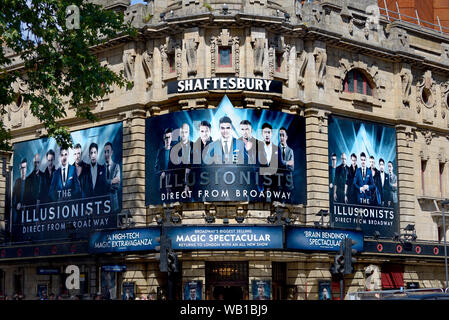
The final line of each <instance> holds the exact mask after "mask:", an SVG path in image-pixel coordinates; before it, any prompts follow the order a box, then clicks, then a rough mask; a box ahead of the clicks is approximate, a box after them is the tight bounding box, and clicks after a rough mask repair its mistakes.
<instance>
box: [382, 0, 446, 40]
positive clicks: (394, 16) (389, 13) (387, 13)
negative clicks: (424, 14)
mask: <svg viewBox="0 0 449 320" xmlns="http://www.w3.org/2000/svg"><path fill="white" fill-rule="evenodd" d="M383 2H384V8H382V7H380V6H379V10H380V12H381V13H380V15H381V16H383V17H385V18H386V19H387V20H388V21H395V20H399V21H403V22H408V23H412V24H418V25H419V26H421V27H424V28H429V29H432V30H436V31H439V32H440V33H442V34H449V28H448V27H444V26H442V25H441V22H440V17H439V16H437V21H438V24H434V23H431V22H428V21H424V20H421V19H420V18H419V15H418V10H416V9H415V17H410V16H407V15H405V14H402V13H401V11H400V10H399V5H398V3H397V1H396V2H395V4H396V10H397V11H393V10H389V9H388V6H387V1H386V0H383ZM382 12H383V13H382ZM404 18H405V19H404Z"/></svg>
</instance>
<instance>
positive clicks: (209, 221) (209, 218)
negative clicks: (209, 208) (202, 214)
mask: <svg viewBox="0 0 449 320" xmlns="http://www.w3.org/2000/svg"><path fill="white" fill-rule="evenodd" d="M204 219H205V220H206V222H207V223H214V222H215V217H214V216H206V218H204Z"/></svg>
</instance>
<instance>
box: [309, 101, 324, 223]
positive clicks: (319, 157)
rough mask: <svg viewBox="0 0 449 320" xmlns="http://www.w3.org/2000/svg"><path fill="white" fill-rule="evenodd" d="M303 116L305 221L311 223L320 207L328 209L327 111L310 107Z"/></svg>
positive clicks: (316, 219)
mask: <svg viewBox="0 0 449 320" xmlns="http://www.w3.org/2000/svg"><path fill="white" fill-rule="evenodd" d="M304 116H305V118H306V170H307V178H306V179H307V208H306V222H307V223H308V224H311V223H313V221H318V220H319V219H320V217H317V216H316V214H317V213H318V211H320V209H324V210H329V185H328V182H329V167H328V135H327V129H328V127H327V119H328V113H327V112H325V111H324V110H320V109H318V108H313V107H312V108H307V109H306V110H305V112H304ZM325 221H326V220H325Z"/></svg>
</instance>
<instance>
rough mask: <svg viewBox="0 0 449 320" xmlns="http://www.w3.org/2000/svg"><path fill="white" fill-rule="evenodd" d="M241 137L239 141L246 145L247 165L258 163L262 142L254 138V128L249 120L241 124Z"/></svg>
mask: <svg viewBox="0 0 449 320" xmlns="http://www.w3.org/2000/svg"><path fill="white" fill-rule="evenodd" d="M240 133H241V134H242V135H241V137H240V138H239V139H238V140H240V141H242V142H243V144H244V145H245V155H246V157H245V159H244V161H245V164H256V163H257V150H258V146H259V145H260V144H261V141H259V140H257V139H256V138H255V137H254V136H253V126H252V124H251V122H250V121H249V120H242V121H241V122H240Z"/></svg>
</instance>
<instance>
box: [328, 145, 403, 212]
mask: <svg viewBox="0 0 449 320" xmlns="http://www.w3.org/2000/svg"><path fill="white" fill-rule="evenodd" d="M359 157H360V167H358V165H357V155H356V154H355V153H353V154H351V164H350V165H349V166H348V165H346V160H347V159H346V154H345V153H342V154H341V158H340V159H341V162H340V165H339V166H337V155H336V154H335V153H333V154H332V155H331V165H330V166H329V196H330V200H331V205H332V204H333V203H334V202H337V203H347V204H363V205H372V206H382V207H394V206H396V205H397V203H398V196H397V186H398V181H397V176H396V174H395V173H394V168H393V162H391V161H388V164H387V168H388V171H386V170H385V160H384V159H382V158H380V159H379V162H378V164H379V168H376V163H375V159H374V156H370V157H369V167H368V166H367V161H366V160H367V159H366V158H367V157H366V154H365V153H364V152H362V153H360V155H359Z"/></svg>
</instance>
